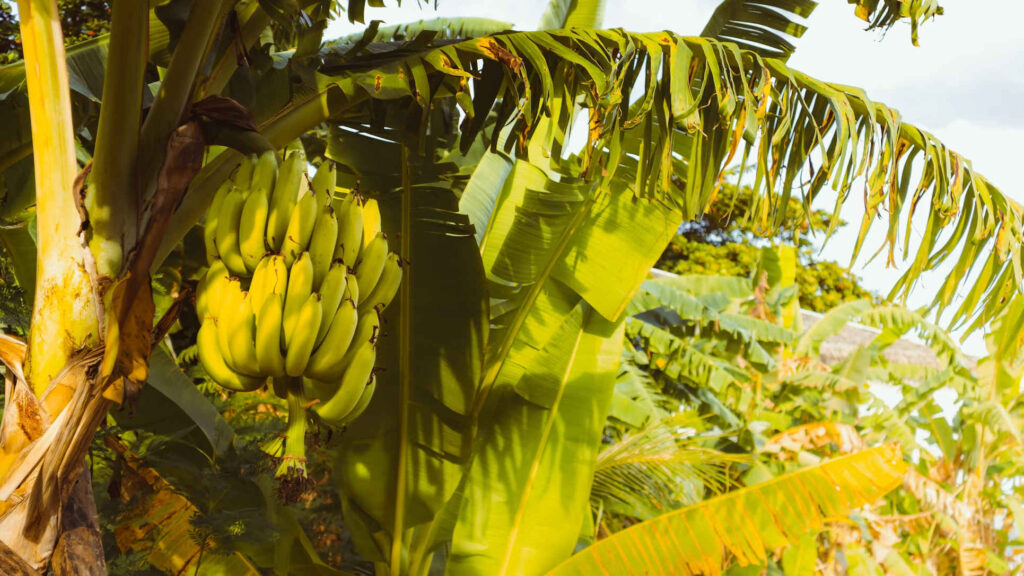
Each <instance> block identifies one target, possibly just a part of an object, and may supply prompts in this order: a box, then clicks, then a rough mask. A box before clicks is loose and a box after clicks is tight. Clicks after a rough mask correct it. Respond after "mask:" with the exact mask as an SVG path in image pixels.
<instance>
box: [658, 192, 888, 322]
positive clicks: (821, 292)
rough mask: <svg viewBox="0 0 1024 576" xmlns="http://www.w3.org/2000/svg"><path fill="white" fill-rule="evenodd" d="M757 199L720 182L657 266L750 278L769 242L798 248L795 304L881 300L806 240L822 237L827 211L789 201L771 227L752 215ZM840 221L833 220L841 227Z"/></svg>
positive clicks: (828, 222) (816, 307) (820, 306)
mask: <svg viewBox="0 0 1024 576" xmlns="http://www.w3.org/2000/svg"><path fill="white" fill-rule="evenodd" d="M755 201H757V198H756V196H755V195H754V194H753V191H752V190H751V189H750V188H748V187H742V188H737V187H736V185H734V184H728V183H727V184H724V185H723V186H722V187H721V188H720V189H719V191H718V197H717V198H716V201H715V202H714V203H713V204H711V205H710V206H709V209H708V211H707V212H706V213H705V214H703V215H702V216H701V217H700V218H699V219H697V220H694V221H690V222H684V223H683V225H682V227H680V230H679V234H678V235H676V236H675V237H674V238H673V239H672V241H671V242H670V243H669V245H668V248H666V249H665V253H664V254H662V256H661V259H659V260H658V264H657V267H658V268H660V269H662V270H665V271H667V272H673V273H676V274H682V275H689V274H709V275H714V276H748V277H749V276H751V275H752V274H753V273H754V271H755V270H756V269H757V263H758V261H759V258H760V254H759V248H760V247H762V246H765V245H768V244H772V243H774V244H786V245H789V246H795V247H797V248H799V260H800V261H799V264H798V266H797V270H796V278H797V285H798V286H799V289H800V306H801V307H803V308H805V309H807V310H813V311H815V312H826V311H828V310H831V309H832V308H834V307H836V306H838V305H840V304H842V303H844V302H850V301H853V300H858V299H861V298H871V299H873V300H874V301H875V302H876V303H880V302H881V299H880V298H879V297H878V296H876V295H874V294H872V293H871V292H870V291H869V290H867V289H866V288H864V287H862V286H861V284H860V280H859V279H858V278H857V276H856V275H855V274H854V273H853V272H851V271H850V270H849V269H847V268H844V267H842V266H840V265H839V264H837V263H835V262H830V261H827V260H822V259H820V258H819V257H818V256H817V254H816V252H817V251H816V249H815V247H814V245H813V243H812V242H811V240H810V239H809V238H811V234H818V235H820V234H823V233H824V231H825V230H827V229H828V228H829V227H830V226H832V225H833V222H832V218H833V215H831V214H830V213H829V212H826V211H825V210H811V211H810V213H809V215H808V211H807V209H806V207H805V206H804V204H802V203H801V202H800V201H799V200H797V199H795V198H791V199H790V200H789V204H788V205H787V207H786V210H785V215H784V216H783V221H782V224H781V225H780V226H779V227H778V228H775V229H770V228H766V227H764V226H762V225H759V224H758V222H757V221H756V220H755V219H754V217H753V206H752V204H753V203H754V202H755ZM843 224H844V223H843V222H841V221H840V222H836V223H835V225H836V226H842V225H843Z"/></svg>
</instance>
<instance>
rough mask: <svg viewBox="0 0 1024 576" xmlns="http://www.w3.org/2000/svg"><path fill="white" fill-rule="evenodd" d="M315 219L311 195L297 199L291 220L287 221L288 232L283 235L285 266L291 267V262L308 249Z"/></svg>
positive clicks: (313, 201) (315, 211)
mask: <svg viewBox="0 0 1024 576" xmlns="http://www.w3.org/2000/svg"><path fill="white" fill-rule="evenodd" d="M316 217H317V203H316V199H315V198H314V197H313V195H312V194H306V195H305V196H303V197H302V198H300V199H299V203H298V204H296V205H295V211H294V213H292V218H291V220H289V221H288V231H287V232H286V233H285V237H284V244H283V246H282V249H281V252H282V254H283V255H284V259H285V264H287V265H289V266H291V265H292V262H294V261H295V259H296V258H298V257H299V253H300V252H302V251H304V250H306V248H308V247H309V240H310V237H311V236H312V235H313V228H314V227H315V226H316Z"/></svg>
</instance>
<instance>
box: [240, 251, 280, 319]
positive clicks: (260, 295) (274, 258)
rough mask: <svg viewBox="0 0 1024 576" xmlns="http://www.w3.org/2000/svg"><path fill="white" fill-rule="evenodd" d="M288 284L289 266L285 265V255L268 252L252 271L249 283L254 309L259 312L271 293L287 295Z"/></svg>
mask: <svg viewBox="0 0 1024 576" xmlns="http://www.w3.org/2000/svg"><path fill="white" fill-rule="evenodd" d="M287 286H288V267H287V266H285V265H284V257H283V256H280V255H278V254H268V255H266V256H264V257H263V259H262V260H260V263H259V264H257V265H256V270H254V271H253V273H252V283H251V284H250V285H249V294H251V295H252V311H253V312H254V313H256V312H259V310H261V309H262V308H263V302H265V301H266V299H267V298H268V297H269V296H270V295H271V294H280V295H281V296H282V297H284V295H285V290H286V288H287Z"/></svg>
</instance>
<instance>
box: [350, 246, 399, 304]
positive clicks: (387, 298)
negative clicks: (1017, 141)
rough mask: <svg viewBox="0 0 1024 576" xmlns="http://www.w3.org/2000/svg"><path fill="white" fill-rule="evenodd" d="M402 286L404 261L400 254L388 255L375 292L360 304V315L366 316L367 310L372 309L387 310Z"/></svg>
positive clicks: (374, 289)
mask: <svg viewBox="0 0 1024 576" xmlns="http://www.w3.org/2000/svg"><path fill="white" fill-rule="evenodd" d="M401 284H402V261H401V259H400V258H399V257H398V254H395V253H394V252H392V253H390V254H388V257H387V260H386V261H385V262H384V270H383V271H382V272H381V274H380V279H379V280H377V285H376V286H375V287H374V288H373V292H370V295H369V296H367V297H366V298H364V299H363V301H362V302H360V303H359V313H360V314H364V313H365V311H366V310H369V309H371V308H376V309H378V310H383V309H384V308H386V307H387V305H388V304H390V303H391V300H392V299H393V298H394V297H395V294H396V293H397V292H398V287H399V286H400V285H401Z"/></svg>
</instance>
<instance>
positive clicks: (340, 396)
mask: <svg viewBox="0 0 1024 576" xmlns="http://www.w3.org/2000/svg"><path fill="white" fill-rule="evenodd" d="M376 361H377V351H376V349H375V348H374V345H373V343H372V342H369V341H367V342H363V343H362V344H360V345H359V347H358V348H357V349H356V353H355V355H353V357H352V362H351V363H350V364H349V366H348V368H346V369H345V374H344V375H343V376H342V377H341V382H339V384H338V390H337V392H335V393H334V396H332V397H331V398H330V399H328V400H327V401H326V402H323V403H320V404H316V405H314V406H313V410H314V411H315V412H316V414H317V416H320V417H321V418H323V419H324V421H325V422H332V421H338V420H341V419H342V418H344V417H345V416H348V415H349V414H350V413H351V412H352V409H353V408H355V406H356V404H357V403H358V402H359V397H360V396H362V395H363V391H364V390H365V389H366V385H367V384H368V383H369V382H370V375H371V374H373V365H374V363H375V362H376Z"/></svg>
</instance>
